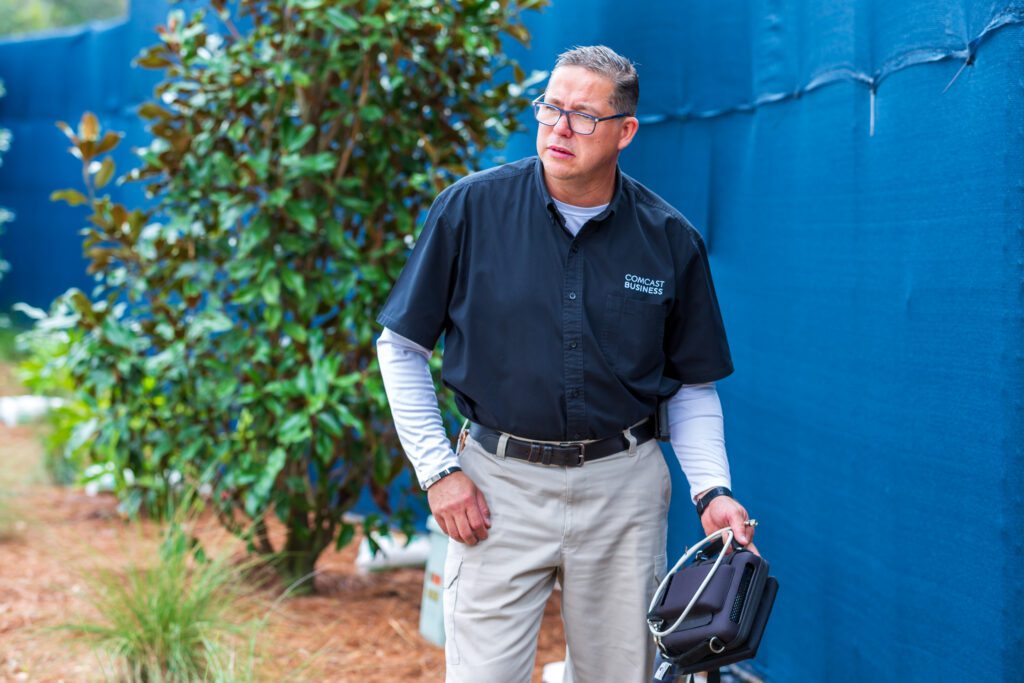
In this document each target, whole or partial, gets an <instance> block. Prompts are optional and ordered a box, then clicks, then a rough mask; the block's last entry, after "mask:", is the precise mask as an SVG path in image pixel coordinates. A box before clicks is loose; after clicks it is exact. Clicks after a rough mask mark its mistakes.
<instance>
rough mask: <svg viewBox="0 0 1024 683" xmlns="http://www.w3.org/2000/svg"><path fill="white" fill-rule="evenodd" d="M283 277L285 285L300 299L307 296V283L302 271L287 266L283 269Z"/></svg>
mask: <svg viewBox="0 0 1024 683" xmlns="http://www.w3.org/2000/svg"><path fill="white" fill-rule="evenodd" d="M281 279H282V280H284V286H285V287H287V288H288V289H290V290H291V291H293V292H295V294H297V295H298V296H299V298H300V299H301V298H304V297H305V296H306V283H305V280H304V278H303V277H302V274H301V273H299V272H298V271H296V270H293V269H291V268H285V269H284V270H282V271H281Z"/></svg>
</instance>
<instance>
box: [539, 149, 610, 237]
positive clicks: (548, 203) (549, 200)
mask: <svg viewBox="0 0 1024 683" xmlns="http://www.w3.org/2000/svg"><path fill="white" fill-rule="evenodd" d="M534 158H535V160H536V161H535V163H534V174H533V177H534V184H535V186H536V188H537V191H538V192H539V193H540V197H541V200H542V201H543V202H544V206H545V208H547V210H548V211H550V212H552V213H553V215H555V216H558V215H560V214H559V213H558V207H556V206H555V200H554V198H553V197H552V196H551V193H550V192H549V191H548V186H547V183H545V182H544V163H543V162H542V161H541V160H540V157H534ZM622 195H623V191H622V170H621V169H620V168H619V165H618V164H616V165H615V190H614V191H613V192H612V199H611V201H610V202H608V206H607V207H605V210H604V211H602V212H601V213H600V214H599V215H597V216H594V218H593V220H594V221H603V220H605V219H606V218H608V217H609V216H611V215H612V214H613V213H615V212H616V211H617V210H618V208H619V205H620V204H621V202H622V201H623V196H622Z"/></svg>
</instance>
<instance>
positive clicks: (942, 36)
mask: <svg viewBox="0 0 1024 683" xmlns="http://www.w3.org/2000/svg"><path fill="white" fill-rule="evenodd" d="M165 11H166V7H159V3H156V2H152V3H148V2H147V3H142V2H136V3H135V4H134V6H133V12H134V14H133V18H132V20H130V21H126V22H121V23H115V24H113V25H106V26H96V27H91V28H87V29H84V30H79V31H72V32H69V33H67V34H64V35H60V36H56V37H51V38H45V39H43V38H40V39H35V40H14V41H7V42H3V43H0V78H3V79H4V80H5V81H6V85H7V90H8V93H9V95H8V97H7V98H5V99H3V100H0V124H2V125H4V126H6V127H8V128H11V129H12V131H13V132H14V141H13V148H12V150H11V152H10V153H9V154H8V155H7V156H6V157H5V159H4V165H3V166H2V167H0V206H7V207H8V208H11V209H13V210H14V211H15V212H16V213H17V219H16V221H15V222H14V223H12V224H10V225H9V226H8V234H7V235H6V236H5V237H3V238H2V239H0V253H3V254H4V255H5V257H6V258H7V259H8V260H9V261H11V264H12V271H11V273H10V274H9V275H8V276H7V278H6V279H4V280H3V281H0V307H6V306H8V305H9V304H10V303H12V302H14V301H19V300H27V301H30V302H32V303H35V304H45V303H46V302H48V301H49V300H50V299H51V298H52V297H53V296H54V295H55V294H57V293H59V292H61V291H63V290H64V289H65V288H67V287H68V286H70V285H73V284H78V285H79V286H81V285H82V283H83V282H85V283H86V285H87V283H88V280H86V279H85V276H84V275H83V273H82V261H81V259H80V256H79V243H78V239H77V233H76V231H77V228H78V226H79V222H80V220H81V217H80V215H79V214H78V213H75V212H73V211H70V210H68V209H64V208H61V207H55V206H53V205H50V204H49V203H48V202H47V201H46V196H47V195H48V194H49V192H50V191H52V190H53V189H56V188H59V187H65V186H73V185H75V184H76V181H77V177H78V173H79V169H78V166H77V164H76V162H75V161H74V160H73V159H72V158H71V157H70V156H67V155H66V154H65V153H64V151H63V150H64V146H65V145H64V142H63V139H62V137H61V136H60V134H59V132H58V131H57V130H56V129H55V128H53V121H54V120H55V119H58V118H63V119H65V120H69V121H77V119H78V116H79V115H80V114H81V112H82V111H83V110H84V109H87V108H88V109H93V110H94V111H97V112H98V113H100V114H101V115H102V116H104V118H106V119H107V120H108V121H109V125H110V126H111V127H114V128H120V129H122V130H127V131H128V132H129V136H130V137H129V139H130V140H134V141H135V142H134V143H133V144H138V143H139V142H141V141H142V140H144V139H145V138H144V135H143V132H142V131H141V130H140V128H139V124H138V123H137V122H136V120H135V119H134V118H133V114H132V108H133V106H134V105H135V104H137V103H139V102H140V101H141V100H142V99H143V98H144V97H145V96H146V95H148V93H149V89H150V87H151V85H152V80H150V79H151V75H150V74H148V73H141V72H139V71H137V70H131V69H129V68H127V66H126V65H127V63H128V60H129V58H130V57H131V55H133V54H134V53H135V52H136V51H137V49H138V47H141V46H142V45H144V44H147V43H149V42H151V41H152V39H153V38H152V28H153V27H154V26H155V25H156V24H157V23H159V21H160V20H161V19H162V17H163V16H164V13H165ZM1022 22H1024V2H1020V1H1018V2H978V1H975V2H964V1H961V2H940V1H939V0H902V1H900V2H882V1H874V0H845V1H838V0H833V1H830V0H823V1H820V2H813V3H812V2H803V3H798V2H783V1H781V0H748V1H745V2H741V1H739V0H720V1H719V2H705V1H699V0H693V1H691V2H678V1H670V0H637V1H636V2H631V3H622V2H613V1H611V0H589V1H588V2H580V1H578V0H554V2H553V3H552V6H551V7H550V8H549V9H547V10H546V11H545V12H544V13H543V14H540V15H532V16H531V17H530V18H529V23H530V26H531V30H532V32H533V42H532V45H531V47H530V48H529V49H515V50H514V53H515V54H516V56H518V57H519V58H520V60H521V61H522V62H523V64H524V66H525V67H527V68H528V69H530V68H537V69H546V68H549V67H550V64H551V63H552V61H553V58H554V56H555V55H556V54H557V53H558V52H560V51H562V50H563V49H565V48H567V47H569V46H571V45H574V44H587V43H597V42H600V43H605V44H608V45H610V46H611V47H613V48H615V49H617V50H619V51H620V52H622V53H623V54H625V55H627V56H629V57H630V58H632V59H633V60H635V61H636V62H637V63H638V64H639V69H640V74H641V106H640V118H641V121H642V126H641V129H640V133H639V135H638V138H637V139H636V141H635V142H634V144H633V146H632V147H631V148H630V149H629V150H627V152H626V154H625V155H624V156H623V159H622V166H623V168H624V170H625V171H626V172H628V173H630V174H631V175H633V176H634V177H636V178H638V179H640V180H641V181H643V182H645V183H646V184H648V185H649V186H650V187H651V188H652V189H654V190H655V191H657V192H659V193H660V194H662V195H663V196H664V197H665V198H666V199H667V200H669V201H670V202H671V203H673V204H674V205H675V206H677V207H678V208H679V209H680V210H681V211H682V212H683V213H684V214H686V215H687V216H688V217H689V219H690V220H691V221H692V222H693V223H694V225H695V226H696V227H697V228H698V229H699V230H700V231H701V232H702V233H703V234H704V236H705V238H706V240H707V243H708V246H709V251H710V257H711V262H712V268H713V270H714V275H715V281H716V286H717V289H718V293H719V297H720V302H721V305H722V311H723V315H724V317H725V320H726V325H727V329H728V333H729V338H730V342H731V346H732V350H733V356H734V360H735V364H736V372H735V374H734V375H733V376H732V377H730V378H728V379H726V380H724V381H723V382H721V383H720V385H719V389H720V392H721V395H722V400H723V405H724V409H725V415H726V437H727V443H728V447H729V453H730V461H731V464H732V471H733V480H734V488H735V490H736V492H737V495H738V496H739V497H740V499H741V500H742V502H743V503H744V504H745V505H746V506H747V508H748V509H749V510H750V512H751V513H752V515H754V516H756V517H757V518H758V519H759V520H760V521H761V527H760V528H759V530H758V534H757V540H758V546H759V548H760V549H761V551H762V552H763V553H764V554H765V555H766V556H767V557H768V558H769V559H770V561H771V563H772V566H773V569H774V573H775V574H777V575H778V576H779V578H780V581H781V583H782V589H781V591H780V594H779V599H778V602H777V604H776V608H775V612H774V615H773V617H772V623H771V624H770V627H769V631H768V633H767V635H766V637H765V641H764V643H763V645H762V652H761V654H760V655H759V657H758V659H757V662H756V664H755V665H754V666H753V670H755V671H756V672H757V673H758V674H759V675H760V676H762V677H763V678H764V680H766V681H772V682H786V683H805V682H807V681H815V682H833V681H835V682H841V683H847V682H849V683H859V682H862V681H935V680H970V681H986V682H987V681H993V682H996V681H1016V680H1021V678H1022V677H1024V673H1022V672H1021V661H1022V655H1021V654H1020V653H1021V651H1022V648H1024V642H1022V641H1024V627H1022V626H1021V619H1020V618H1019V617H1020V615H1021V613H1022V612H1024V581H1021V580H1020V578H1019V576H1018V572H1017V566H1018V564H1019V563H1020V561H1021V560H1022V559H1024V552H1022V551H1024V548H1022V538H1024V535H1022V533H1021V531H1020V530H1021V528H1022V527H1024V503H1022V500H1024V498H1022V494H1021V490H1022V484H1024V481H1022V480H1024V474H1022V473H1024V463H1022V439H1021V427H1022V424H1021V423H1022V415H1024V412H1022V405H1021V399H1022V394H1024V392H1022V388H1024V387H1022V372H1021V371H1022V351H1024V334H1022V333H1024V316H1022V303H1024V278H1022V271H1024V243H1022V242H1024V237H1022V230H1024V223H1022V216H1024V214H1022V208H1024V207H1022V198H1024V194H1022V192H1024V168H1022V166H1024V163H1022V162H1024V144H1022V143H1024V139H1022V138H1024V116H1022V114H1024V106H1022V100H1024V94H1022V89H1024V78H1022V74H1024V68H1022V67H1024V58H1022V57H1024V49H1022V46H1024V26H1022ZM125 147H127V145H125ZM126 151H127V150H126ZM531 153H533V140H532V136H530V135H523V136H520V137H518V138H516V139H515V140H513V141H512V143H511V145H510V146H509V148H508V149H507V150H505V151H504V152H503V154H504V155H505V156H507V157H508V158H515V157H518V156H522V155H525V154H531ZM129 163H130V158H127V157H126V159H125V161H124V164H125V165H123V166H122V168H126V167H127V164H129ZM675 484H676V485H675V490H676V492H677V493H676V500H675V502H674V505H673V512H672V533H671V539H670V544H671V548H670V551H671V552H675V553H678V552H680V551H681V550H682V549H683V546H684V545H685V544H687V543H692V542H693V541H694V540H695V539H696V538H697V537H698V529H697V526H696V523H695V517H694V516H693V512H692V506H691V504H690V503H689V502H688V500H687V497H686V490H687V489H686V486H685V484H684V482H683V481H682V480H681V479H680V480H677V481H676V482H675Z"/></svg>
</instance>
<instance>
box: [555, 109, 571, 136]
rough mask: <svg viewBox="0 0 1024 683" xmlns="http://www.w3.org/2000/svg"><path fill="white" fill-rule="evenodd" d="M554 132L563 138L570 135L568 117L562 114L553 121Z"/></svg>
mask: <svg viewBox="0 0 1024 683" xmlns="http://www.w3.org/2000/svg"><path fill="white" fill-rule="evenodd" d="M555 133H556V134H557V135H559V136H561V137H563V138H569V137H572V133H573V131H572V128H570V127H569V117H568V116H566V115H565V114H562V115H561V116H559V117H558V121H556V122H555Z"/></svg>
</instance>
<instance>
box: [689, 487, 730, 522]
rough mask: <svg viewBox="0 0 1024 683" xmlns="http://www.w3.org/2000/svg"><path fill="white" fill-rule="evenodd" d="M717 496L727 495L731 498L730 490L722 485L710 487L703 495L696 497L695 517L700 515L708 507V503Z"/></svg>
mask: <svg viewBox="0 0 1024 683" xmlns="http://www.w3.org/2000/svg"><path fill="white" fill-rule="evenodd" d="M719 496H729V497H730V498H732V491H730V490H729V489H727V488H726V487H724V486H716V487H715V488H713V489H711V490H710V491H708V492H707V493H705V494H704V495H703V496H701V497H700V498H698V499H697V517H702V516H703V515H704V511H705V510H706V509H707V508H708V504H709V503H710V502H711V501H713V500H714V499H715V498H718V497H719Z"/></svg>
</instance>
